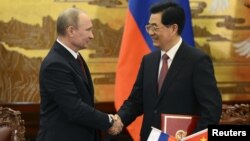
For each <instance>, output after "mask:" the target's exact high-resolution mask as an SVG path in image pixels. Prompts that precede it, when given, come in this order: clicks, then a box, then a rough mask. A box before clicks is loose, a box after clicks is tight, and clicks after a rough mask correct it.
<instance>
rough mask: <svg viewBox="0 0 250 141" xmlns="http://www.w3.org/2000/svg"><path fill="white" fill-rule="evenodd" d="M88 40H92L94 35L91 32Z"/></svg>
mask: <svg viewBox="0 0 250 141" xmlns="http://www.w3.org/2000/svg"><path fill="white" fill-rule="evenodd" d="M89 38H90V39H94V34H93V32H92V31H91V32H90V35H89Z"/></svg>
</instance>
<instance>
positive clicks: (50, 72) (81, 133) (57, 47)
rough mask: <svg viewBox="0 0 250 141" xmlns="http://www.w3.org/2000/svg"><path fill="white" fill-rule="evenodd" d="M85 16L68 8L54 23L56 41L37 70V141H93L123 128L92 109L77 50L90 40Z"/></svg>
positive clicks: (90, 88) (87, 79)
mask: <svg viewBox="0 0 250 141" xmlns="http://www.w3.org/2000/svg"><path fill="white" fill-rule="evenodd" d="M92 26H93V25H92V22H91V19H90V17H89V16H88V15H87V14H86V12H84V11H82V10H80V9H77V8H69V9H67V10H65V11H64V12H62V13H61V14H60V15H59V17H58V19H57V34H58V37H57V40H56V41H55V43H54V45H53V47H52V48H51V50H50V52H49V53H48V55H47V56H46V57H45V59H44V60H43V62H42V64H41V69H40V76H39V77H40V97H41V104H40V130H39V133H38V136H37V141H97V140H98V137H97V135H98V134H97V130H108V132H109V133H110V134H112V133H113V132H114V131H116V132H117V131H120V130H121V129H122V126H123V124H122V123H119V122H120V121H119V120H115V119H113V116H112V115H109V114H106V113H103V112H101V111H99V110H97V109H95V108H94V88H93V83H92V79H91V75H90V72H89V69H88V66H87V64H86V62H85V61H84V59H83V57H82V56H81V55H80V53H79V50H81V49H86V48H87V45H88V43H89V42H90V41H91V40H92V39H93V38H94V35H93V33H92V28H93V27H92Z"/></svg>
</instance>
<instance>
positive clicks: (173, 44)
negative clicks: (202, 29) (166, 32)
mask: <svg viewBox="0 0 250 141" xmlns="http://www.w3.org/2000/svg"><path fill="white" fill-rule="evenodd" d="M179 41H180V36H176V37H175V38H174V39H173V40H172V41H171V42H169V43H168V44H167V45H166V46H165V47H164V48H163V50H164V51H166V52H167V51H168V50H170V49H171V48H172V47H174V46H175V45H176V44H177V43H178V42H179Z"/></svg>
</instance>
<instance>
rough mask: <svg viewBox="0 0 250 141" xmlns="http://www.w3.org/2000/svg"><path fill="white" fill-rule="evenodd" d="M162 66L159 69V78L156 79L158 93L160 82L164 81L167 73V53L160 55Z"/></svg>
mask: <svg viewBox="0 0 250 141" xmlns="http://www.w3.org/2000/svg"><path fill="white" fill-rule="evenodd" d="M161 59H162V67H161V71H160V76H159V79H158V93H160V91H161V87H162V84H163V82H164V79H165V77H166V75H167V72H168V59H169V57H168V55H167V54H164V55H162V58H161Z"/></svg>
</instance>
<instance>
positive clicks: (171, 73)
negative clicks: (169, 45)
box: [156, 43, 186, 105]
mask: <svg viewBox="0 0 250 141" xmlns="http://www.w3.org/2000/svg"><path fill="white" fill-rule="evenodd" d="M184 46H185V45H184V44H183V43H182V44H181V46H180V48H179V49H178V51H177V52H176V55H175V57H174V59H173V62H172V64H171V66H170V68H169V70H168V73H167V76H166V78H165V80H164V82H163V85H162V89H161V92H160V95H159V97H158V100H157V102H156V105H157V104H158V103H159V101H160V100H161V99H162V98H161V97H162V96H163V95H165V94H167V92H166V91H167V89H168V87H169V86H170V84H171V82H174V79H175V78H176V76H177V74H178V73H179V72H180V70H181V69H182V67H183V64H184V63H185V57H186V54H185V51H184V49H185V47H184Z"/></svg>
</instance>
